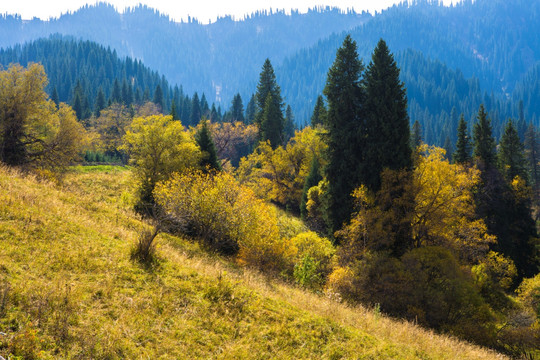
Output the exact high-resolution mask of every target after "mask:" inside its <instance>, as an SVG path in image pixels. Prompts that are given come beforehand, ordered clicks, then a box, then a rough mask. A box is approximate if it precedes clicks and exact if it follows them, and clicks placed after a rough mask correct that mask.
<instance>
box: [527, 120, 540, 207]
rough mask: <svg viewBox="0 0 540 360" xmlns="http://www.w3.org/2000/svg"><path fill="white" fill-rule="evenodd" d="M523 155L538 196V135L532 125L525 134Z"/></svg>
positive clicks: (539, 166) (539, 168) (539, 142)
mask: <svg viewBox="0 0 540 360" xmlns="http://www.w3.org/2000/svg"><path fill="white" fill-rule="evenodd" d="M525 155H526V158H527V165H528V166H527V167H528V171H529V179H530V181H531V184H532V185H533V187H534V189H535V190H536V194H537V196H538V190H539V189H540V134H539V133H538V130H536V128H535V127H534V125H533V124H529V127H528V128H527V132H526V133H525Z"/></svg>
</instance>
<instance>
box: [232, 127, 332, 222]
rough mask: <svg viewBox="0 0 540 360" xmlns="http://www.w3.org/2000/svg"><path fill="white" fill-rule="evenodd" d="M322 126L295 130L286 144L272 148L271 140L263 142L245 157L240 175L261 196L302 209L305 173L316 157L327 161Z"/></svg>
mask: <svg viewBox="0 0 540 360" xmlns="http://www.w3.org/2000/svg"><path fill="white" fill-rule="evenodd" d="M321 131H322V130H320V129H315V130H314V129H312V128H310V127H307V128H305V129H304V130H302V131H296V133H295V136H294V137H293V138H292V139H291V140H290V141H289V143H288V144H287V146H286V147H283V146H278V147H277V148H276V149H275V150H274V149H272V147H271V146H270V144H269V143H268V142H263V143H261V144H260V145H259V146H258V147H257V148H256V149H255V151H254V152H253V153H252V154H251V155H249V156H247V157H246V158H243V159H242V160H241V162H240V166H239V168H238V170H237V177H238V179H239V181H240V182H241V183H242V184H245V185H247V186H248V187H250V188H251V189H253V191H254V192H255V193H256V194H257V195H258V196H260V197H262V198H264V199H266V200H269V201H272V202H274V203H276V204H279V205H281V206H283V207H290V208H291V209H293V210H295V211H297V212H298V211H299V206H300V200H301V198H302V191H303V188H304V183H305V181H306V177H307V176H308V174H309V170H310V166H311V163H312V161H313V158H314V157H317V158H318V159H319V162H320V163H321V165H324V162H323V161H324V159H323V156H322V154H323V152H324V150H325V148H326V145H325V143H324V142H323V141H322V139H321V136H320V132H321Z"/></svg>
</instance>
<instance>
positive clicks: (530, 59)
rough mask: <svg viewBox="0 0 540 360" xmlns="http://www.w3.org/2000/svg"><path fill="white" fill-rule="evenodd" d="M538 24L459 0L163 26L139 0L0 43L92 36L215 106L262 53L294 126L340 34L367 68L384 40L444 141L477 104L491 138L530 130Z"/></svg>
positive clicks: (13, 21) (418, 115)
mask: <svg viewBox="0 0 540 360" xmlns="http://www.w3.org/2000/svg"><path fill="white" fill-rule="evenodd" d="M539 23H540V0H476V1H474V2H472V1H470V0H467V1H464V2H462V3H460V4H459V5H456V6H452V7H445V6H442V5H440V4H439V3H438V2H437V1H425V0H424V1H415V2H414V3H412V4H409V5H406V4H402V5H399V6H394V7H392V8H390V9H388V10H386V11H383V12H382V13H381V14H378V15H375V16H372V15H370V14H368V13H362V14H357V13H354V12H348V13H343V12H340V11H339V10H337V9H330V8H324V9H315V10H311V11H309V12H308V13H306V14H300V13H297V12H292V14H290V15H287V14H285V13H283V12H274V13H268V12H259V13H255V14H252V15H251V16H249V17H247V18H246V19H245V20H243V21H233V20H232V19H231V18H230V17H225V18H220V19H218V20H217V21H216V22H215V23H212V24H207V25H203V24H200V23H199V22H197V21H196V20H193V19H190V21H188V22H183V23H176V22H172V21H170V19H169V18H168V17H167V16H164V15H162V14H159V13H158V12H157V11H155V10H152V9H150V8H148V7H145V6H138V7H136V8H133V9H130V10H127V11H126V12H125V13H123V14H120V13H118V12H117V11H116V10H115V9H114V8H113V7H112V6H110V5H106V4H98V5H95V6H86V7H84V8H81V9H80V10H78V11H77V12H75V13H72V14H65V15H63V16H61V17H60V18H58V19H55V20H51V21H41V20H38V19H34V20H31V21H23V20H22V19H21V18H20V17H18V16H11V15H4V16H3V17H1V18H0V47H4V48H5V47H9V46H12V45H15V44H17V43H23V42H26V41H29V40H33V39H37V38H40V37H48V36H49V35H50V34H55V33H59V34H63V35H70V36H73V37H75V38H81V39H84V40H86V39H88V40H92V41H95V42H97V43H99V44H102V45H104V46H110V47H111V48H112V49H115V50H116V51H117V53H118V55H120V56H131V57H133V58H136V59H140V60H142V61H143V63H144V64H145V65H146V66H148V67H150V68H152V69H154V70H157V71H159V72H160V73H161V74H163V75H164V76H165V77H166V78H167V79H168V81H169V82H170V83H171V84H175V83H176V84H181V85H182V86H183V90H184V91H185V92H186V93H193V92H195V91H198V92H199V94H200V93H203V92H204V93H205V95H206V97H207V99H208V101H209V102H217V103H221V104H222V107H223V108H228V107H229V104H230V102H231V100H232V97H233V95H234V94H235V93H237V92H240V94H241V95H242V98H243V100H244V104H246V103H247V101H248V100H249V97H250V96H251V94H252V93H253V92H255V90H256V84H257V81H258V75H259V72H260V70H261V67H262V64H263V62H264V60H265V59H266V58H269V59H270V60H271V61H272V63H273V65H274V67H275V69H276V74H277V80H278V83H279V84H280V86H281V88H282V93H283V95H284V99H285V101H286V103H288V104H290V105H291V106H292V108H293V110H294V113H295V115H296V121H297V122H298V123H299V124H303V123H305V122H307V121H308V120H309V116H310V115H311V111H312V108H313V105H314V101H315V99H316V97H317V95H319V94H321V93H322V90H323V88H324V83H325V80H326V73H327V71H328V68H329V67H330V65H331V64H332V62H333V60H334V58H335V52H336V49H337V47H339V45H340V44H341V42H342V40H343V37H344V35H345V33H350V34H352V36H353V38H354V39H355V40H356V41H357V42H358V48H359V54H360V56H361V57H362V58H364V62H365V63H366V64H367V63H368V62H369V57H370V53H371V51H372V50H373V48H374V46H375V44H376V42H377V41H378V40H379V38H384V39H385V40H386V41H387V43H388V44H389V46H390V49H391V50H392V51H393V52H394V53H395V56H396V60H397V61H398V65H399V66H400V67H401V68H402V80H403V81H404V82H405V84H406V86H407V88H408V94H409V103H410V115H411V121H414V120H419V121H420V122H421V124H422V126H423V128H424V132H425V135H426V137H427V138H429V141H430V142H432V143H437V144H439V145H442V142H444V141H445V139H446V137H450V138H452V137H453V134H452V132H453V125H452V124H451V123H452V117H453V116H454V117H455V113H457V114H459V113H462V112H463V113H464V114H465V116H466V118H467V119H469V120H471V119H472V118H473V117H474V114H475V112H476V110H477V109H478V105H479V104H480V103H485V104H486V107H487V108H488V110H489V111H490V114H491V116H492V118H493V119H494V128H495V133H496V135H498V133H499V129H500V128H501V127H502V123H503V122H504V121H505V120H506V119H507V118H508V117H513V118H516V119H517V118H519V117H520V114H522V116H521V117H522V119H521V120H522V122H528V121H532V122H533V123H535V124H536V125H538V122H539V119H540V94H539V93H540V91H539V79H538V76H537V75H538V74H539V71H540V65H539V64H540V32H538V30H537V26H536V25H537V24H539ZM535 24H536V25H535ZM520 102H522V104H521V106H520ZM454 108H455V109H454ZM452 109H454V111H452ZM520 109H522V111H521V112H520ZM453 113H454V114H453ZM426 140H427V139H426Z"/></svg>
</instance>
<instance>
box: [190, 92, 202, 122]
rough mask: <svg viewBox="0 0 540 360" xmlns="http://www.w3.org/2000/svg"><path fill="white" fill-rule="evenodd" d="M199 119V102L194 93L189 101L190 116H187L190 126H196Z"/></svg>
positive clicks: (200, 115)
mask: <svg viewBox="0 0 540 360" xmlns="http://www.w3.org/2000/svg"><path fill="white" fill-rule="evenodd" d="M201 117H202V114H201V103H200V102H199V95H198V94H197V93H195V94H194V95H193V99H192V100H191V114H190V116H189V118H190V119H191V120H190V122H191V125H193V126H195V125H197V124H198V123H199V122H200V121H201Z"/></svg>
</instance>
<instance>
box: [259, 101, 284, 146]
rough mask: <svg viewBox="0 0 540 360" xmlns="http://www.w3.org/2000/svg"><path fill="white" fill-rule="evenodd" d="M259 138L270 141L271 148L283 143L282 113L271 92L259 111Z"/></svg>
mask: <svg viewBox="0 0 540 360" xmlns="http://www.w3.org/2000/svg"><path fill="white" fill-rule="evenodd" d="M260 118H261V140H262V141H267V140H268V141H270V145H271V146H272V149H275V148H277V147H278V146H279V145H281V144H283V123H284V120H283V113H282V112H281V108H280V107H279V105H278V103H277V102H276V101H275V100H274V97H273V96H272V94H271V93H268V96H267V97H266V103H265V106H264V111H263V112H262V113H261V117H260Z"/></svg>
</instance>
